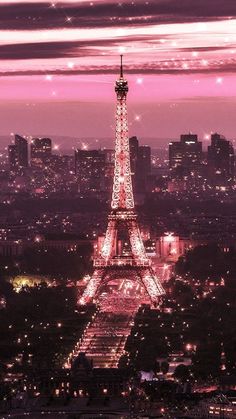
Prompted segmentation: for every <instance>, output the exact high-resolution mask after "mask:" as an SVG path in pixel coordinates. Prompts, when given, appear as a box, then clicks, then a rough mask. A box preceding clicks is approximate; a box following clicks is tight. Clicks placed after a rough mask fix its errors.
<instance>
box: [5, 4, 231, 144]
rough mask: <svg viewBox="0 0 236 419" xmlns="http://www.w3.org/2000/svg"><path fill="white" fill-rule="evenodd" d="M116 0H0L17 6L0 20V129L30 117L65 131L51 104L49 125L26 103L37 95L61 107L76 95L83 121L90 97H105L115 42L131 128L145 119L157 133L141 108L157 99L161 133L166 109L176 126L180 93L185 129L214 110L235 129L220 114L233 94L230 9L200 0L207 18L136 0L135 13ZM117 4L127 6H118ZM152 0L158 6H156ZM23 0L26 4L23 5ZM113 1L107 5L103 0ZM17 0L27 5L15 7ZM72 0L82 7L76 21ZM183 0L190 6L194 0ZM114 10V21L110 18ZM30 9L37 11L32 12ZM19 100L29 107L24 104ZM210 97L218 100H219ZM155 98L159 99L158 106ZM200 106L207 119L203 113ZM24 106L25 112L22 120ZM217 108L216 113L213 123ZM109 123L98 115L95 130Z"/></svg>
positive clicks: (109, 92)
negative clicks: (6, 22) (121, 61)
mask: <svg viewBox="0 0 236 419" xmlns="http://www.w3.org/2000/svg"><path fill="white" fill-rule="evenodd" d="M189 1H190V2H191V0H189ZM122 3H123V6H122V5H119V4H118V3H115V2H114V1H112V0H108V1H105V0H99V1H97V0H95V1H91V2H89V1H85V0H84V1H79V2H78V1H75V0H67V1H65V2H64V3H63V2H61V1H59V0H57V1H56V0H55V1H54V2H53V1H52V2H48V1H47V0H43V1H41V2H38V1H36V0H33V1H32V0H31V1H30V2H29V3H27V2H23V1H22V0H8V1H5V2H1V4H3V5H4V4H5V5H8V6H9V7H10V5H13V4H14V8H15V9H14V10H15V14H16V16H18V14H19V16H20V17H19V16H18V19H16V18H15V16H14V14H10V15H6V16H7V18H6V19H9V25H8V26H7V25H6V27H4V28H3V27H1V29H0V75H1V78H0V99H1V101H2V103H4V110H3V114H4V119H3V122H2V124H1V132H2V133H6V132H10V131H12V130H14V129H16V126H17V127H19V128H20V127H21V126H22V130H27V131H28V130H30V131H31V130H32V129H33V127H34V126H35V129H36V130H38V126H40V125H41V126H42V125H43V126H44V127H45V129H47V130H49V132H61V131H63V132H65V131H66V126H65V124H64V123H63V125H62V123H61V121H58V123H57V124H55V120H56V115H53V112H54V108H53V110H52V117H51V121H54V122H52V124H53V125H52V126H50V124H49V122H48V121H46V120H45V121H44V124H42V120H41V119H40V118H39V115H38V113H37V111H36V109H35V111H34V109H33V107H34V106H36V105H40V104H43V103H47V106H49V105H50V104H52V105H53V104H56V103H57V104H58V106H60V109H63V107H64V109H67V110H68V107H69V106H70V105H69V103H70V102H73V103H75V102H77V103H80V106H78V109H79V108H80V109H81V108H82V107H81V103H84V107H83V117H82V121H86V124H87V121H88V120H89V112H91V111H92V108H91V106H90V107H89V104H94V103H100V104H104V106H105V107H106V106H108V104H109V103H110V104H111V103H112V101H113V99H114V90H113V86H114V82H115V78H116V74H117V71H118V68H117V67H118V56H119V54H120V53H121V52H122V53H123V54H124V59H125V73H126V77H127V79H128V81H129V86H130V91H129V95H128V103H130V105H131V106H133V107H134V108H132V107H130V110H131V112H130V113H131V117H130V124H131V129H134V130H135V129H138V130H139V131H140V132H141V135H143V133H144V132H145V129H146V134H145V136H155V135H156V134H155V125H154V120H155V119H156V118H155V115H154V114H153V117H152V119H153V123H152V124H150V116H147V114H149V113H150V112H149V111H147V108H148V106H152V109H155V107H153V104H154V105H155V106H156V109H158V107H159V109H158V112H160V115H159V116H160V119H161V121H160V125H159V130H160V133H161V135H166V133H167V129H166V127H165V126H163V123H164V122H163V121H165V120H166V118H167V115H168V116H169V118H172V121H174V123H175V129H176V132H178V131H179V130H180V129H182V126H183V124H182V123H181V124H180V118H179V117H178V116H177V115H178V110H179V108H180V107H181V106H182V108H184V107H185V104H186V103H188V107H187V111H188V120H189V121H191V124H190V126H189V129H192V128H194V129H197V130H198V131H201V132H202V136H203V137H204V136H205V138H206V136H207V135H208V133H209V132H210V131H211V129H214V127H212V125H213V122H212V121H214V119H215V120H216V125H217V124H218V125H219V127H220V128H221V127H222V128H221V129H220V130H221V131H223V130H225V129H226V130H227V132H228V133H230V135H231V136H233V135H234V123H233V120H232V118H231V117H228V118H227V116H226V114H225V112H226V108H227V109H228V114H229V116H230V115H231V114H233V107H234V104H235V97H236V76H235V69H236V29H235V28H236V16H235V15H234V16H231V13H230V12H232V11H231V10H230V9H229V7H228V4H227V0H226V2H225V1H223V0H222V16H221V15H220V14H219V13H217V12H219V10H215V9H214V8H213V9H211V10H210V8H208V7H207V6H206V9H209V10H205V11H208V12H209V16H208V18H207V17H206V18H201V17H198V16H197V15H196V17H194V15H193V13H192V14H191V13H190V15H188V14H187V12H186V10H184V9H183V10H182V12H181V13H182V14H181V13H180V12H179V13H180V14H179V15H178V9H177V13H176V10H175V8H174V1H170V4H171V3H173V10H172V11H171V10H170V11H169V13H167V12H166V11H163V10H164V9H163V4H164V3H163V2H161V1H160V2H159V0H156V2H152V0H150V1H149V2H147V3H145V2H139V1H138V0H137V1H136V2H135V5H136V4H137V5H141V4H142V7H143V13H142V14H138V13H136V14H135V7H136V6H134V8H133V9H132V8H131V3H127V2H126V0H124V1H123V2H122ZM149 3H150V4H151V6H150V7H149V5H148V4H149ZM126 4H127V5H128V7H129V9H127V10H128V12H127V13H124V14H123V15H122V10H123V9H124V8H125V7H126ZM145 4H146V6H145ZM159 4H160V8H155V7H156V6H157V5H159ZM28 5H29V6H30V5H31V6H30V7H31V8H29V11H28V15H27V7H28ZM112 5H113V6H114V5H115V9H114V8H113V9H110V7H112ZM100 6H101V7H104V9H103V11H104V13H105V15H104V16H103V13H100V15H99V16H97V12H98V11H99V7H100ZM1 7H2V6H1ZM21 7H24V8H26V9H24V11H23V13H21V14H20V11H21ZM65 7H67V9H66V12H65ZM79 7H83V10H84V11H85V12H84V13H85V16H87V17H86V18H85V22H84V21H83V16H82V15H80V12H79V9H77V8H79ZM192 7H193V8H194V7H195V3H194V2H192ZM218 7H220V6H218ZM42 8H43V9H42ZM2 10H4V9H2ZM193 10H194V9H193ZM196 10H197V9H196ZM145 11H146V13H145ZM227 11H228V14H226V13H227ZM49 12H50V13H49ZM48 13H49V14H48ZM119 13H121V16H122V18H121V20H120V21H119V20H117V16H118V15H119ZM196 13H198V12H197V11H196ZM214 13H216V15H214ZM9 16H10V17H9ZM32 16H35V17H40V18H41V20H38V19H35V20H32V19H33V18H32ZM206 16H207V14H206ZM28 17H29V20H27V19H28ZM78 17H80V18H82V20H81V23H82V24H80V22H77V24H76V19H78ZM20 19H22V21H21V20H20ZM24 19H26V20H24ZM3 20H4V18H3ZM54 20H55V24H54ZM21 22H22V23H21ZM157 23H158V24H157ZM15 25H16V26H15ZM96 25H97V26H96ZM13 103H14V105H13ZM22 103H24V104H26V105H27V106H29V107H30V109H29V108H27V112H26V111H24V109H25V108H24V106H23V108H22ZM203 103H204V115H203V111H202V110H203ZM219 103H224V107H223V106H220V105H219ZM59 104H60V105H59ZM160 104H166V105H163V106H164V108H163V110H162V107H161V108H160ZM2 106H3V105H2ZM40 106H41V105H40ZM136 108H137V110H136ZM207 108H208V113H209V121H211V122H209V126H208V124H207V123H206V121H205V120H206V117H205V113H206V109H207ZM16 109H18V110H19V115H20V118H21V121H20V120H19V121H15V118H14V120H13V118H12V111H14V112H16ZM41 109H42V106H41ZM104 109H105V108H104ZM132 109H134V111H133V110H132ZM164 109H165V110H164ZM174 111H175V113H174ZM29 112H30V114H31V117H32V118H33V120H32V118H31V120H30V121H29V118H28V114H29ZM193 112H194V114H193ZM43 113H44V112H41V114H43ZM45 113H46V112H45ZM214 115H215V118H214ZM148 118H149V119H148ZM219 118H222V121H221V122H222V123H221V125H220V119H219ZM39 119H40V121H39ZM100 119H101V115H100ZM105 119H106V117H105V115H104V120H105ZM33 121H34V125H33ZM20 122H21V124H20ZM148 122H149V124H148ZM84 123H85V122H84ZM111 124H112V119H111V120H109V128H107V129H106V130H104V128H102V124H100V129H101V131H100V132H99V136H104V135H107V133H108V132H110V125H111ZM19 128H18V129H19ZM68 130H69V131H68V134H69V135H70V134H71V135H72V134H73V135H74V132H72V131H73V129H72V127H71V126H70V127H69V128H68ZM80 130H81V131H82V132H83V133H86V135H88V136H90V135H91V136H93V135H94V129H93V127H92V126H90V131H89V129H88V126H84V125H83V122H82V124H81V125H80ZM171 130H172V127H169V131H170V134H169V135H173V134H172V132H171ZM1 132H0V134H1Z"/></svg>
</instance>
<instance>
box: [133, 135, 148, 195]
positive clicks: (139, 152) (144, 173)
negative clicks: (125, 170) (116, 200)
mask: <svg viewBox="0 0 236 419" xmlns="http://www.w3.org/2000/svg"><path fill="white" fill-rule="evenodd" d="M129 149H130V168H131V175H132V183H133V189H134V192H135V193H137V192H138V193H145V192H146V186H147V178H148V176H149V175H150V173H151V148H150V147H149V146H145V145H142V146H140V145H139V141H138V139H137V137H135V136H134V137H131V138H130V139H129Z"/></svg>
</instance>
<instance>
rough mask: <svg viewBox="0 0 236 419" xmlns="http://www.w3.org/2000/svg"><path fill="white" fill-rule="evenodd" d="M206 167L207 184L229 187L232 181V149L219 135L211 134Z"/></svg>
mask: <svg viewBox="0 0 236 419" xmlns="http://www.w3.org/2000/svg"><path fill="white" fill-rule="evenodd" d="M207 166H208V176H209V182H210V184H211V185H213V186H218V187H221V186H222V187H224V186H229V185H230V184H232V183H233V181H234V149H233V146H232V143H231V142H230V141H228V140H226V139H225V138H224V137H223V136H221V135H220V134H217V133H215V134H212V136H211V145H210V146H209V147H208V153H207Z"/></svg>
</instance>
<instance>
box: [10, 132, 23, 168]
mask: <svg viewBox="0 0 236 419" xmlns="http://www.w3.org/2000/svg"><path fill="white" fill-rule="evenodd" d="M8 159H9V167H10V169H11V170H13V171H19V170H21V169H25V168H26V167H28V142H27V140H26V139H25V138H23V137H21V136H20V135H18V134H16V135H15V144H11V145H9V147H8Z"/></svg>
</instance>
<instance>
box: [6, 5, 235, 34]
mask: <svg viewBox="0 0 236 419" xmlns="http://www.w3.org/2000/svg"><path fill="white" fill-rule="evenodd" d="M92 4H93V5H92V6H91V5H90V2H86V3H83V2H78V3H76V4H75V3H73V2H71V3H68V2H64V3H63V2H55V5H56V6H55V7H52V5H50V3H49V2H37V3H36V2H34V3H32V2H27V3H26V2H17V3H15V4H13V3H12V2H11V3H9V2H5V3H3V4H1V6H0V16H1V29H21V30H22V29H25V30H35V29H45V28H63V27H65V26H70V27H75V28H76V27H78V28H81V27H116V26H119V25H122V24H127V23H128V22H129V23H130V24H134V25H139V24H140V25H142V24H143V23H144V22H145V23H146V24H153V23H159V24H162V23H176V22H178V23H181V22H183V23H184V22H194V21H203V20H209V21H211V20H217V19H219V18H223V17H228V16H230V17H235V16H236V8H235V0H224V1H222V0H207V1H206V0H198V1H195V0H181V1H180V0H149V1H148V2H143V1H140V0H138V1H135V2H134V4H132V3H131V2H127V1H124V2H122V3H120V4H119V3H117V2H114V1H113V2H110V1H99V2H98V1H94V2H93V3H92Z"/></svg>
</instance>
